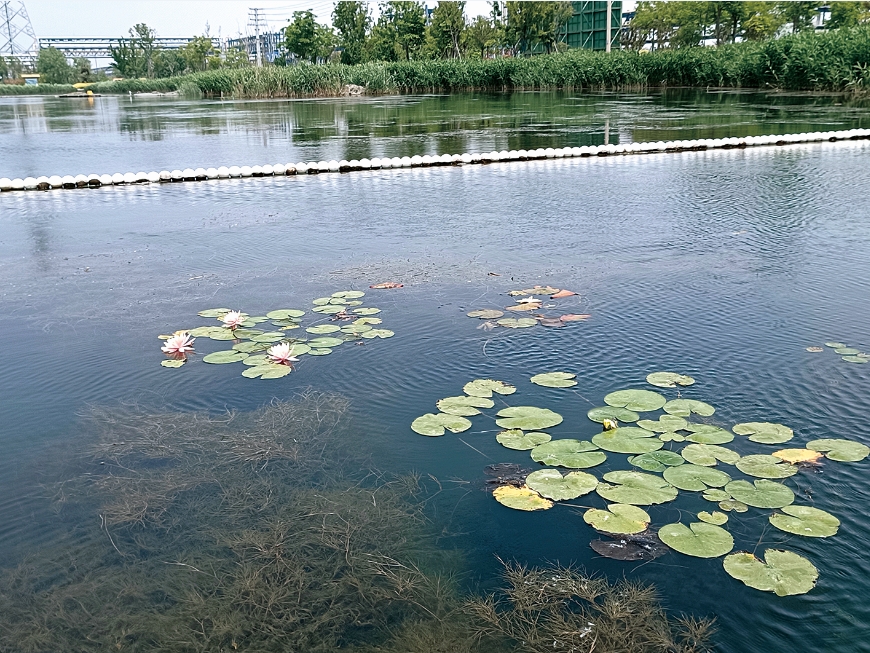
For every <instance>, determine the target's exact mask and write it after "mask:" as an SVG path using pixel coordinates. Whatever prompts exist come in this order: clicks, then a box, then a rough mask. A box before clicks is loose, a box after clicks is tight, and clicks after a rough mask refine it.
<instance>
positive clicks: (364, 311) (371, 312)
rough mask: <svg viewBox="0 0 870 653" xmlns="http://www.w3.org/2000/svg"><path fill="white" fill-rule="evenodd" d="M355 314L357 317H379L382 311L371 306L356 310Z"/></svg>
mask: <svg viewBox="0 0 870 653" xmlns="http://www.w3.org/2000/svg"><path fill="white" fill-rule="evenodd" d="M353 312H354V313H356V314H357V315H377V314H378V313H380V312H381V309H379V308H372V307H371V306H369V307H366V308H355V309H353Z"/></svg>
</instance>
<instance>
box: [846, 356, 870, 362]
mask: <svg viewBox="0 0 870 653" xmlns="http://www.w3.org/2000/svg"><path fill="white" fill-rule="evenodd" d="M843 360H844V361H846V362H847V363H867V362H870V359H868V358H867V357H866V356H864V355H860V356H843Z"/></svg>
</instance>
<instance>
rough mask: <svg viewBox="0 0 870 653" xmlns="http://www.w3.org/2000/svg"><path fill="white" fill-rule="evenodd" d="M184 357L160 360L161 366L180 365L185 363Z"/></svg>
mask: <svg viewBox="0 0 870 653" xmlns="http://www.w3.org/2000/svg"><path fill="white" fill-rule="evenodd" d="M185 362H186V361H185V359H184V358H170V359H167V360H165V361H160V364H161V365H162V366H163V367H181V366H182V365H184V363H185Z"/></svg>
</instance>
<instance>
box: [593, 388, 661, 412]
mask: <svg viewBox="0 0 870 653" xmlns="http://www.w3.org/2000/svg"><path fill="white" fill-rule="evenodd" d="M666 401H667V400H666V399H665V398H664V397H663V396H662V395H660V394H659V393H658V392H653V391H652V390H617V391H616V392H611V393H610V394H609V395H607V396H605V397H604V403H605V404H607V405H608V406H616V407H618V408H627V409H628V410H633V411H637V412H647V411H650V410H658V409H659V408H661V407H662V406H664V405H665V403H666Z"/></svg>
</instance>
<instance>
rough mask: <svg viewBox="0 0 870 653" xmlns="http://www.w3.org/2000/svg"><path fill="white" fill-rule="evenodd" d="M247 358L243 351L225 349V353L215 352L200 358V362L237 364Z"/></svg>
mask: <svg viewBox="0 0 870 653" xmlns="http://www.w3.org/2000/svg"><path fill="white" fill-rule="evenodd" d="M247 357H248V355H247V354H246V353H245V352H243V351H235V350H232V349H227V350H226V351H216V352H213V353H211V354H207V355H205V356H203V357H202V361H203V362H204V363H213V364H215V365H221V364H224V363H238V362H239V361H243V360H245V359H246V358H247Z"/></svg>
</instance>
